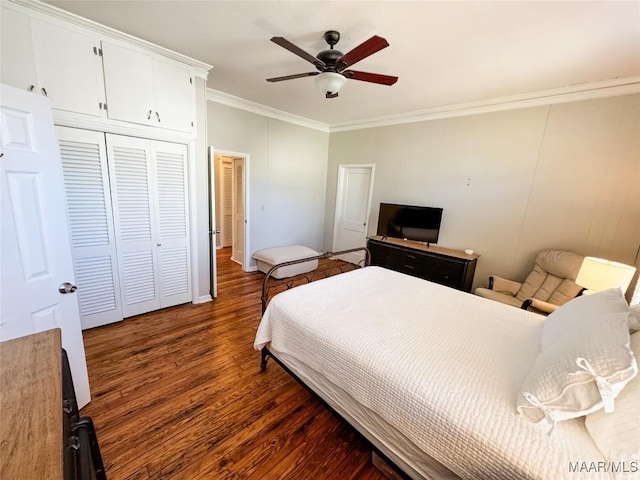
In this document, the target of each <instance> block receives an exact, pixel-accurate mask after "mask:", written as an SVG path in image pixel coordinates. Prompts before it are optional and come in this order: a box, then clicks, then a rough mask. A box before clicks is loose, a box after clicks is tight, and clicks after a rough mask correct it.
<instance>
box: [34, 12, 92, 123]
mask: <svg viewBox="0 0 640 480" xmlns="http://www.w3.org/2000/svg"><path fill="white" fill-rule="evenodd" d="M31 34H32V38H33V48H34V53H35V58H36V69H37V72H38V86H39V89H40V93H42V94H44V95H47V96H48V97H49V98H50V99H51V106H52V107H53V108H56V109H59V110H67V111H70V112H77V113H85V114H88V115H93V116H96V117H99V116H100V114H101V110H100V106H99V104H100V102H104V87H103V82H102V64H101V61H100V57H99V55H98V46H99V43H98V41H97V40H96V39H95V38H94V37H93V36H92V34H91V33H90V32H89V31H86V33H85V31H84V30H82V31H80V30H76V29H74V30H71V29H66V28H62V27H59V26H57V25H53V24H50V23H46V22H41V21H39V20H32V21H31Z"/></svg>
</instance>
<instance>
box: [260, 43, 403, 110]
mask: <svg viewBox="0 0 640 480" xmlns="http://www.w3.org/2000/svg"><path fill="white" fill-rule="evenodd" d="M324 39H325V41H326V42H327V43H328V44H329V48H328V49H326V50H322V51H321V52H320V53H318V55H316V56H315V57H314V56H313V55H311V54H309V53H307V52H305V51H304V50H302V49H301V48H300V47H298V46H296V45H294V44H293V43H291V42H290V41H289V40H287V39H285V38H284V37H273V38H271V41H272V42H273V43H275V44H277V45H280V46H281V47H282V48H286V49H287V50H289V51H290V52H291V53H294V54H296V55H298V56H299V57H300V58H303V59H304V60H306V61H307V62H309V63H312V64H313V65H315V67H316V69H318V71H317V72H307V73H297V74H294V75H286V76H284V77H275V78H267V82H282V81H283V80H293V79H294V78H303V77H313V76H316V75H317V76H316V85H317V86H318V88H319V89H320V90H322V91H323V92H324V94H325V96H326V98H336V97H337V96H338V92H339V91H340V89H341V88H342V86H343V85H344V84H345V83H346V81H347V79H352V80H360V81H363V82H371V83H379V84H381V85H393V84H394V83H396V82H397V81H398V77H393V76H390V75H381V74H379V73H369V72H359V71H357V70H347V67H350V66H352V65H354V64H355V63H356V62H359V61H360V60H362V59H364V58H367V57H368V56H369V55H373V54H374V53H376V52H378V51H380V50H382V49H383V48H386V47H388V46H389V42H387V41H386V40H385V39H384V38H382V37H379V36H377V35H374V36H373V37H371V38H370V39H369V40H366V41H365V42H363V43H361V44H360V45H358V46H357V47H356V48H354V49H353V50H350V51H349V52H347V53H345V54H343V53H342V52H341V51H339V50H334V48H333V46H334V45H335V44H336V43H338V41H339V40H340V33H339V32H337V31H335V30H329V31H327V32H325V34H324Z"/></svg>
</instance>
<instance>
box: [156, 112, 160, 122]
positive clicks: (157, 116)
mask: <svg viewBox="0 0 640 480" xmlns="http://www.w3.org/2000/svg"><path fill="white" fill-rule="evenodd" d="M156 118H157V119H158V123H159V122H160V114H159V113H158V112H156Z"/></svg>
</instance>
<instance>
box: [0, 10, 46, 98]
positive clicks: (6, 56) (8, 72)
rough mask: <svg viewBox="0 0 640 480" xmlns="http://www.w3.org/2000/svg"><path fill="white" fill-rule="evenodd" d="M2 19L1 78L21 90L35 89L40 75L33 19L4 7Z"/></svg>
mask: <svg viewBox="0 0 640 480" xmlns="http://www.w3.org/2000/svg"><path fill="white" fill-rule="evenodd" d="M0 21H1V24H0V59H1V60H2V68H0V80H1V81H2V83H6V84H7V85H11V86H12V87H16V88H19V89H21V90H35V89H36V87H37V86H38V77H37V74H36V60H35V56H34V54H33V42H32V40H31V25H30V22H31V20H30V19H29V17H27V16H26V15H23V14H21V13H18V12H15V11H13V10H9V9H4V8H3V9H2V15H0Z"/></svg>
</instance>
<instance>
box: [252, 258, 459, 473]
mask: <svg viewBox="0 0 640 480" xmlns="http://www.w3.org/2000/svg"><path fill="white" fill-rule="evenodd" d="M356 252H364V259H363V260H361V261H360V262H359V263H358V264H353V263H348V262H344V261H340V262H336V264H335V265H327V264H326V263H325V264H324V265H319V268H318V269H317V270H314V271H311V272H308V273H303V274H299V275H295V276H292V277H287V278H282V279H275V278H273V277H272V276H271V275H272V273H273V272H275V271H276V270H277V269H278V268H280V267H287V266H289V265H296V264H298V263H304V262H308V261H310V260H318V261H320V260H325V259H336V257H338V256H340V255H344V254H348V253H356ZM370 262H371V254H370V253H369V250H368V249H367V248H365V247H360V248H352V249H349V250H342V251H339V252H326V253H322V254H320V255H317V256H315V257H308V258H303V259H300V260H293V261H290V262H283V263H280V264H278V265H274V266H273V267H272V268H271V269H269V271H268V272H267V273H266V274H265V277H264V280H263V282H262V296H261V300H262V314H264V312H265V310H266V309H267V304H268V303H269V299H270V297H271V296H273V295H274V294H275V293H279V292H280V291H285V290H289V289H291V288H294V287H297V286H299V285H304V284H307V283H311V282H313V281H315V280H320V279H322V278H327V277H330V276H332V275H337V274H340V273H344V272H348V271H351V270H355V269H358V268H362V267H366V266H368V265H369V264H370ZM260 353H261V359H260V371H262V372H264V371H266V369H267V361H268V360H269V358H273V361H274V362H276V363H277V364H278V365H280V367H282V369H283V370H284V371H285V372H287V373H288V374H289V375H291V376H292V377H293V378H294V379H295V380H296V381H297V382H298V383H300V384H301V385H302V386H303V387H304V388H306V389H307V390H308V391H309V392H310V393H311V394H312V395H313V396H314V397H316V398H317V399H318V400H320V402H322V404H323V405H324V406H325V407H326V408H327V409H329V410H330V411H331V412H332V413H333V414H334V415H336V416H337V417H338V418H340V419H341V420H342V421H343V422H345V423H347V424H348V425H350V426H351V427H352V428H354V429H355V430H356V431H357V432H358V433H360V435H361V436H362V438H363V439H364V440H365V441H366V442H367V443H368V444H369V446H370V447H371V450H372V462H373V463H374V465H376V467H377V468H378V469H379V470H381V471H382V473H383V474H385V475H386V476H388V477H389V476H390V475H389V474H390V473H391V472H389V469H391V470H393V473H394V474H395V475H391V476H390V477H391V478H401V479H406V480H411V477H410V476H409V474H407V473H406V472H405V471H403V470H402V468H401V467H399V466H398V465H397V464H396V463H395V462H394V461H393V460H391V459H390V458H389V457H388V455H387V454H385V452H383V451H382V450H381V449H380V447H379V446H378V445H376V443H374V442H373V441H372V440H370V439H369V438H368V437H367V435H366V434H365V433H364V432H363V431H362V430H361V429H360V428H358V425H355V424H353V423H351V422H350V421H349V420H348V419H346V418H345V417H344V415H342V414H341V413H340V412H338V411H337V410H336V409H335V408H334V407H333V406H332V405H330V404H329V403H327V401H325V399H323V398H322V397H321V396H320V395H319V394H318V393H317V392H315V391H314V390H313V388H311V387H310V386H308V385H307V384H306V383H305V382H304V381H303V380H302V379H300V378H299V377H298V376H297V375H296V374H295V373H294V372H293V371H291V369H290V368H289V367H287V365H285V364H284V363H283V362H282V361H281V360H280V359H278V358H277V357H276V356H275V355H274V354H273V353H272V352H271V351H269V349H268V348H267V346H264V347H263V348H262V350H261V352H260ZM425 457H426V458H427V459H428V460H429V463H430V464H431V466H432V467H433V468H434V471H438V472H442V471H443V470H444V471H446V473H445V474H444V475H437V476H434V477H432V478H443V479H459V477H457V476H456V475H455V474H453V473H452V472H450V471H449V470H448V469H447V468H446V467H444V466H443V465H442V464H440V463H439V462H437V461H436V460H434V459H431V458H430V457H427V456H426V454H425ZM380 460H382V462H383V465H380ZM384 464H386V466H387V467H389V468H384V467H385V465H384Z"/></svg>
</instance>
